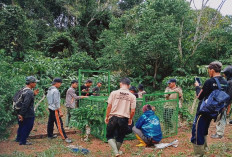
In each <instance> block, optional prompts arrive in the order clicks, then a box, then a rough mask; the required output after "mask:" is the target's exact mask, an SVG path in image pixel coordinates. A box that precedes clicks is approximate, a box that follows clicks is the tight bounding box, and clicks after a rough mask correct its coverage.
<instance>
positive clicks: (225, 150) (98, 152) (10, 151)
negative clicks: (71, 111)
mask: <svg viewBox="0 0 232 157" xmlns="http://www.w3.org/2000/svg"><path fill="white" fill-rule="evenodd" d="M63 119H64V118H63ZM46 122H47V120H46V119H45V120H41V122H40V121H39V122H38V121H36V122H35V125H34V128H33V131H32V132H31V135H35V134H40V133H46ZM10 129H11V135H10V137H9V138H8V139H7V140H4V141H1V142H0V156H4V157H5V156H48V157H50V156H51V157H52V156H61V157H71V156H83V155H82V154H80V153H74V152H72V151H71V150H70V149H68V148H67V147H66V146H68V145H69V144H66V143H65V142H64V141H63V140H62V139H61V137H60V136H58V138H56V139H52V140H51V139H47V138H43V139H31V140H30V141H31V142H32V143H33V145H30V146H20V145H19V144H18V143H17V142H14V139H15V136H16V131H17V125H14V126H12V127H11V128H10ZM215 129H216V128H215V123H213V122H212V123H211V126H210V130H209V135H212V134H213V133H214V131H215ZM68 137H69V138H71V139H72V140H73V143H72V145H79V146H82V147H84V148H87V149H88V150H89V151H90V153H89V154H88V155H86V156H91V157H92V156H93V157H110V156H112V152H111V148H110V146H109V145H108V144H107V143H104V142H102V141H101V140H99V139H97V138H95V137H93V136H91V137H90V141H89V142H84V141H82V136H81V133H80V131H78V132H77V133H76V134H70V135H68ZM190 137H191V127H187V126H183V127H181V128H179V129H178V134H177V135H176V136H173V137H169V138H165V139H163V140H162V143H167V142H172V141H173V140H175V139H177V140H178V141H179V145H178V147H177V148H174V147H172V146H171V147H168V148H165V149H163V150H160V149H159V150H157V149H155V148H154V147H152V148H141V147H136V146H135V145H136V144H138V141H137V140H131V141H125V142H124V143H123V145H122V149H121V150H122V151H123V155H122V157H130V156H147V157H152V156H161V157H170V156H193V153H192V152H193V149H192V145H191V143H190ZM208 143H209V147H210V151H209V152H208V154H207V156H210V157H216V156H232V150H231V146H232V125H227V126H226V132H225V136H224V137H223V138H222V139H211V138H210V137H208Z"/></svg>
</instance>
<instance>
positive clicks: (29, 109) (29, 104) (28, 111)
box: [19, 90, 35, 118]
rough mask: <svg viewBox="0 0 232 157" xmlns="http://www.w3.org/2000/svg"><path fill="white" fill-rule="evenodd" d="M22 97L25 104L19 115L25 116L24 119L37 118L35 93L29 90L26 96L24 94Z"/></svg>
mask: <svg viewBox="0 0 232 157" xmlns="http://www.w3.org/2000/svg"><path fill="white" fill-rule="evenodd" d="M22 97H23V102H22V107H21V110H20V111H19V114H20V115H21V116H23V118H32V117H35V111H34V92H33V91H32V90H28V91H27V92H26V93H25V94H23V96H22Z"/></svg>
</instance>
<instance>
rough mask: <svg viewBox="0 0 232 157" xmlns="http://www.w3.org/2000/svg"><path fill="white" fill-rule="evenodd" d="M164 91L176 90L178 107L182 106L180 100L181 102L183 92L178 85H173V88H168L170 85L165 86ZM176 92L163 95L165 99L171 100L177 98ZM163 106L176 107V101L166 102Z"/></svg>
mask: <svg viewBox="0 0 232 157" xmlns="http://www.w3.org/2000/svg"><path fill="white" fill-rule="evenodd" d="M166 92H177V93H179V108H181V107H182V102H183V92H182V89H181V88H180V87H175V88H173V89H172V88H170V87H167V88H166V89H165V93H166ZM177 93H173V94H170V95H168V94H165V97H166V99H167V100H171V99H177ZM164 107H165V108H173V109H174V108H176V102H174V101H173V102H166V103H165V105H164Z"/></svg>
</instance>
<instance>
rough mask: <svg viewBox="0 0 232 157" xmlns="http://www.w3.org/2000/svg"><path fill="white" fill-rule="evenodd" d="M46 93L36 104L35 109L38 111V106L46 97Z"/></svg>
mask: <svg viewBox="0 0 232 157" xmlns="http://www.w3.org/2000/svg"><path fill="white" fill-rule="evenodd" d="M45 97H46V96H45V94H43V97H42V99H41V100H40V101H39V102H38V103H37V104H36V105H35V108H34V111H36V109H37V108H38V106H39V104H40V103H41V102H42V101H43V100H44V99H45Z"/></svg>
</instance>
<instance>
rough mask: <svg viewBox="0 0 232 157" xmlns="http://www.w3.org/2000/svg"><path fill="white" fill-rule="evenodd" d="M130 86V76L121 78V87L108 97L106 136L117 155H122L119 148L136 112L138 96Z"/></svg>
mask: <svg viewBox="0 0 232 157" xmlns="http://www.w3.org/2000/svg"><path fill="white" fill-rule="evenodd" d="M129 86H130V80H129V79H128V78H123V79H121V81H120V89H119V90H116V91H113V92H111V93H110V96H109V99H108V107H107V110H106V118H105V123H106V124H107V129H106V137H107V140H108V143H109V145H110V146H111V147H112V149H113V152H114V155H115V156H120V154H119V149H120V147H121V145H122V143H123V140H124V137H125V135H126V133H127V130H128V125H131V124H132V118H133V116H134V114H135V108H136V97H135V96H134V95H133V94H132V93H130V91H129Z"/></svg>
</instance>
